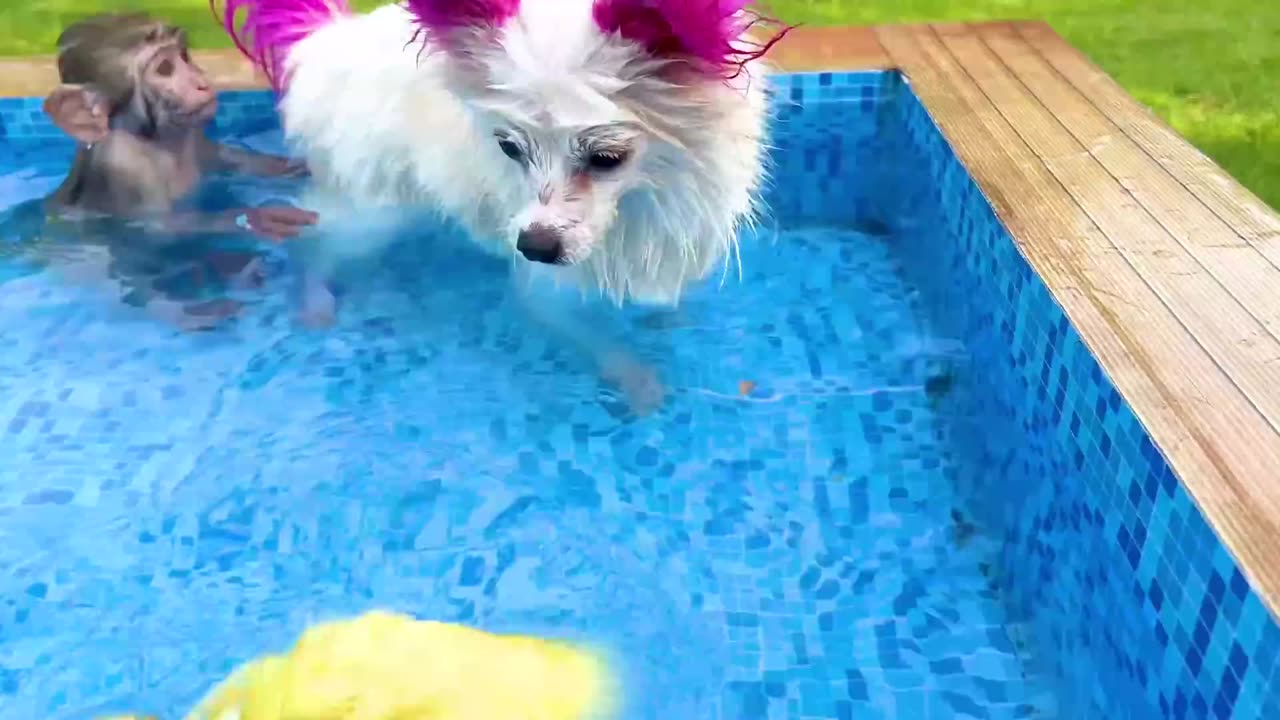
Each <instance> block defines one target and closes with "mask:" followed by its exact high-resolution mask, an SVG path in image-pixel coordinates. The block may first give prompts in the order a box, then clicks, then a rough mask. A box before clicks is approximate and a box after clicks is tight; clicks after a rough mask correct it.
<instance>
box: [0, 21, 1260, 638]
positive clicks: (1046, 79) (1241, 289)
mask: <svg viewBox="0 0 1280 720" xmlns="http://www.w3.org/2000/svg"><path fill="white" fill-rule="evenodd" d="M197 57H198V59H199V61H200V62H201V63H202V64H203V65H204V66H205V68H206V69H207V70H208V71H209V72H210V74H211V75H212V77H213V80H214V82H215V83H216V84H217V85H218V86H219V87H221V88H224V89H229V90H234V89H261V88H264V87H265V84H264V82H263V80H262V78H261V76H260V75H258V74H256V73H255V72H254V71H253V70H252V68H251V67H250V66H249V65H248V63H246V62H245V61H244V60H243V59H242V58H241V57H240V56H239V55H238V54H237V53H236V52H235V51H227V50H224V51H206V52H199V53H197ZM772 58H773V60H774V62H775V64H776V65H777V66H778V68H779V69H780V70H782V71H784V72H820V71H832V72H840V71H858V70H898V71H901V72H902V73H903V74H904V75H905V77H906V78H907V81H908V83H909V84H910V86H911V87H912V89H913V90H914V92H915V93H916V94H917V95H918V96H919V98H920V100H921V101H922V102H923V103H924V105H925V107H926V108H927V109H928V111H929V114H930V115H931V116H932V117H933V119H934V122H935V123H936V124H937V125H938V127H939V128H940V129H941V131H942V132H943V134H944V135H945V136H946V138H947V140H948V142H949V143H950V144H951V146H952V148H953V149H954V150H955V152H956V154H957V155H958V156H959V158H960V160H961V162H962V163H963V164H964V165H965V167H966V168H967V169H968V171H969V173H970V174H971V175H972V176H973V178H974V180H975V181H976V182H977V184H978V186H979V188H980V189H981V190H982V192H983V194H984V195H985V196H986V198H987V200H988V201H989V202H990V203H991V205H992V207H993V209H994V210H995V213H996V215H997V216H998V217H999V219H1000V220H1001V222H1002V223H1003V224H1004V226H1005V228H1006V229H1007V230H1008V231H1009V233H1010V235H1011V236H1012V237H1013V238H1014V241H1015V242H1016V244H1017V246H1018V248H1019V250H1020V252H1021V253H1022V255H1023V256H1024V257H1025V258H1026V259H1027V261H1028V262H1029V263H1030V265H1031V266H1032V267H1033V268H1034V269H1035V270H1036V272H1037V273H1038V274H1039V276H1040V277H1041V278H1042V280H1043V281H1044V282H1045V284H1046V285H1047V287H1048V288H1049V290H1050V292H1051V293H1052V294H1053V296H1054V298H1055V299H1056V300H1057V301H1058V302H1059V304H1060V305H1061V306H1062V308H1063V310H1064V311H1065V312H1066V314H1067V316H1068V317H1069V318H1070V320H1071V322H1072V323H1073V325H1074V326H1075V327H1076V329H1077V330H1078V332H1079V333H1080V335H1081V337H1082V338H1083V340H1084V342H1085V344H1086V345H1087V346H1088V347H1089V349H1090V351H1091V352H1092V353H1093V354H1094V356H1095V357H1096V358H1097V359H1098V362H1099V364H1100V365H1101V366H1102V368H1103V369H1104V370H1105V371H1106V373H1107V374H1108V375H1109V376H1110V378H1111V380H1112V382H1113V383H1114V384H1115V386H1116V388H1117V389H1118V390H1119V391H1120V393H1121V394H1122V395H1123V396H1124V398H1125V399H1126V400H1127V401H1128V402H1129V404H1130V406H1131V407H1132V408H1133V410H1134V412H1135V414H1136V415H1137V416H1138V418H1139V419H1140V420H1141V422H1142V424H1143V425H1144V426H1145V428H1146V429H1147V431H1148V433H1150V435H1151V437H1152V440H1153V441H1154V442H1155V444H1156V445H1157V446H1158V447H1159V448H1160V450H1161V451H1162V452H1163V453H1164V455H1165V457H1166V458H1167V460H1168V462H1169V464H1170V466H1171V467H1172V468H1173V470H1174V472H1175V474H1176V475H1177V476H1178V478H1179V479H1180V480H1181V482H1182V483H1183V485H1184V487H1185V488H1186V489H1187V491H1188V493H1189V494H1190V495H1191V497H1192V498H1194V500H1195V502H1196V504H1197V505H1198V506H1199V508H1200V510H1201V512H1202V513H1203V514H1204V516H1205V518H1206V519H1207V520H1208V521H1209V523H1210V525H1211V526H1212V527H1213V528H1214V530H1215V531H1216V532H1217V533H1218V536H1219V537H1220V538H1221V540H1222V542H1223V544H1224V545H1225V546H1226V547H1227V548H1228V549H1229V550H1230V552H1231V553H1232V555H1234V556H1235V558H1236V560H1237V562H1238V563H1239V565H1240V567H1241V569H1242V571H1243V572H1244V573H1245V575H1246V576H1247V577H1248V578H1249V580H1250V582H1251V583H1252V585H1253V587H1254V589H1255V590H1256V592H1257V593H1258V595H1259V596H1260V597H1261V598H1262V600H1263V602H1264V603H1265V604H1266V605H1267V607H1268V609H1269V610H1270V611H1271V613H1272V615H1273V616H1274V617H1280V563H1277V562H1274V561H1272V560H1271V559H1270V558H1269V557H1268V556H1269V555H1270V554H1273V553H1269V552H1268V546H1273V547H1274V546H1276V545H1280V300H1273V298H1275V297H1276V294H1275V288H1277V287H1280V214H1277V212H1276V211H1275V210H1274V209H1272V208H1270V207H1268V206H1267V205H1266V204H1265V203H1264V202H1263V201H1262V200H1260V199H1259V198H1258V197H1256V196H1255V195H1253V194H1252V193H1250V192H1249V191H1248V190H1247V189H1245V188H1244V187H1243V186H1241V185H1240V184H1239V183H1238V182H1237V181H1236V180H1235V179H1233V178H1232V177H1231V176H1230V175H1228V174H1227V173H1226V172H1225V171H1224V170H1222V169H1221V168H1220V167H1218V166H1217V165H1216V164H1215V163H1213V161H1212V160H1210V159H1209V158H1208V157H1206V156H1205V155H1204V154H1202V153H1201V152H1200V151H1198V150H1196V149H1195V148H1194V147H1193V146H1192V145H1191V144H1190V143H1188V142H1187V141H1186V140H1185V139H1183V138H1182V137H1181V136H1179V135H1178V134H1177V133H1176V132H1175V131H1174V130H1173V129H1171V128H1170V127H1169V126H1168V125H1166V124H1165V123H1164V122H1163V121H1161V120H1160V119H1158V118H1157V117H1156V116H1155V115H1154V114H1153V113H1152V112H1151V111H1150V110H1148V109H1147V108H1146V107H1144V106H1142V105H1141V104H1140V103H1138V102H1137V101H1136V100H1134V99H1133V98H1132V97H1131V96H1130V95H1129V94H1128V93H1126V92H1125V91H1124V90H1123V89H1122V88H1121V87H1120V86H1119V85H1118V84H1117V83H1116V82H1115V81H1114V80H1112V79H1111V78H1110V77H1109V76H1108V75H1107V74H1106V73H1105V72H1103V71H1102V70H1101V69H1100V68H1098V67H1097V66H1096V65H1094V64H1093V63H1092V62H1091V61H1090V60H1089V59H1088V58H1087V57H1086V56H1085V55H1084V54H1082V53H1080V52H1079V51H1078V50H1076V49H1074V48H1073V47H1071V46H1070V45H1069V44H1068V43H1067V42H1066V41H1065V40H1064V39H1063V38H1062V37H1061V36H1059V35H1058V34H1057V33H1056V32H1055V31H1054V30H1053V29H1052V28H1051V27H1050V26H1049V25H1048V24H1046V23H1043V22H1035V21H1018V22H992V23H970V24H933V25H887V26H876V27H827V28H799V29H797V30H795V31H794V32H792V33H791V34H790V35H789V36H788V37H787V38H786V39H785V40H784V41H783V42H782V43H779V45H778V46H776V47H775V48H774V50H773V52H772ZM0 78H3V79H2V80H0V96H23V97H30V96H41V95H44V94H45V93H46V92H48V90H49V89H50V88H51V87H52V86H53V85H54V83H55V82H56V79H57V78H56V72H55V70H54V64H53V61H52V58H51V57H47V56H46V57H28V58H5V59H0Z"/></svg>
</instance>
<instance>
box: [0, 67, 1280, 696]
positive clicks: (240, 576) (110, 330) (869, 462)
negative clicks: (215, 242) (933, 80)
mask: <svg viewBox="0 0 1280 720" xmlns="http://www.w3.org/2000/svg"><path fill="white" fill-rule="evenodd" d="M778 83H779V86H778V89H779V93H778V103H777V109H778V121H777V126H776V133H775V135H774V143H775V145H776V151H775V153H774V155H773V158H774V161H775V173H774V175H775V183H774V185H773V187H772V188H771V190H770V192H769V195H768V200H769V203H770V206H771V207H772V209H773V211H774V212H773V219H772V220H771V221H770V222H768V223H766V224H765V226H764V227H763V228H761V229H760V230H759V231H758V232H756V233H753V234H751V235H749V236H744V237H743V238H742V240H743V267H744V270H745V274H744V276H743V277H742V278H741V279H740V280H739V279H737V278H735V277H733V276H732V275H731V276H729V278H728V279H727V282H726V284H725V285H724V286H723V287H721V286H720V285H719V281H720V278H718V277H717V278H713V279H712V280H711V281H709V282H708V283H707V284H706V285H705V286H704V287H701V288H698V289H697V290H696V291H695V292H694V293H693V294H692V296H691V297H690V298H689V301H688V302H687V303H685V304H684V305H683V306H682V307H681V308H680V309H679V311H677V312H674V313H659V312H646V311H641V310H632V311H628V312H626V313H623V314H621V315H619V316H615V317H609V318H604V319H605V320H608V321H609V322H608V327H611V328H613V330H614V331H615V332H617V333H618V334H619V336H620V337H624V338H626V339H627V340H628V341H629V343H630V344H631V346H632V347H633V348H634V349H635V350H636V351H637V352H638V353H640V355H641V356H643V357H644V358H645V359H646V360H647V361H648V362H650V363H652V364H653V365H654V366H655V367H656V368H658V370H659V371H660V373H661V375H662V377H663V379H664V381H665V382H666V384H667V386H668V388H669V390H670V396H669V401H668V403H667V405H666V406H665V407H664V408H662V410H661V411H660V412H658V413H657V414H655V415H653V416H650V417H644V418H636V417H634V416H632V415H631V414H630V413H629V412H628V411H627V406H626V404H625V403H624V402H623V399H622V398H621V397H619V396H618V394H617V393H616V392H615V391H613V390H612V389H611V388H609V387H606V386H601V385H600V384H599V383H598V382H597V381H596V380H595V379H594V377H593V374H592V373H591V372H590V371H589V369H588V368H587V367H585V366H584V364H583V363H582V362H581V360H580V359H579V358H578V357H577V356H576V355H574V354H573V353H570V352H568V351H566V349H565V348H563V347H560V346H558V345H557V344H555V343H554V342H552V341H550V340H548V338H547V337H546V336H545V335H544V334H543V333H541V332H540V331H538V330H536V329H533V328H530V327H528V325H527V323H526V321H525V320H524V319H523V317H522V315H520V314H519V313H517V312H516V311H515V309H514V307H513V306H512V303H511V301H509V300H508V298H507V297H506V296H505V294H504V290H503V287H504V285H503V283H502V278H503V277H504V271H503V270H502V269H501V268H500V267H498V266H497V265H496V264H495V263H494V262H493V261H491V260H487V259H484V258H481V257H478V256H476V255H475V254H474V253H473V252H468V251H466V250H465V247H466V246H465V245H464V244H459V243H457V242H456V241H457V238H456V237H453V236H452V235H451V234H449V233H445V232H443V231H441V230H439V229H431V228H428V229H424V230H423V232H422V233H421V234H420V235H419V236H417V237H412V238H408V237H407V238H406V242H405V243H404V244H403V245H402V246H400V247H397V248H394V249H393V250H392V252H391V253H390V254H389V255H388V256H387V257H385V258H382V259H380V260H379V261H377V262H371V263H369V264H367V265H365V266H362V267H357V268H353V269H352V272H350V273H348V275H347V277H346V278H345V279H344V285H345V288H344V289H345V295H344V297H343V306H342V315H341V321H340V323H339V326H338V327H337V328H335V329H334V330H333V331H331V332H328V333H306V332H300V331H299V330H297V329H296V328H295V327H294V325H293V324H292V322H291V319H290V317H289V315H290V308H291V307H292V306H291V299H290V298H289V281H290V276H291V272H292V271H291V269H290V268H289V267H288V266H287V265H286V264H285V263H283V262H282V261H281V260H280V258H279V257H277V255H276V254H275V253H272V252H268V253H267V254H266V260H267V261H268V262H267V267H268V270H269V273H268V275H269V276H268V279H267V284H266V287H265V288H264V289H263V290H262V291H260V292H251V293H248V294H245V295H242V296H241V299H242V300H243V301H244V302H246V303H247V305H246V310H245V312H244V314H243V316H242V317H241V319H240V320H239V321H237V322H236V323H235V324H233V325H232V326H230V327H228V328H226V329H224V330H221V331H218V332H213V333H203V334H182V333H178V332H173V331H170V330H168V329H166V328H164V327H162V326H160V325H159V324H157V323H156V322H154V321H151V320H148V319H146V318H144V317H141V316H140V315H139V314H138V312H137V311H136V310H131V309H129V308H127V307H124V306H123V305H122V304H121V303H120V302H118V301H116V296H117V295H118V293H119V290H118V288H116V287H113V286H112V285H110V284H109V283H103V282H100V280H101V277H99V276H100V274H101V273H100V272H98V271H100V270H101V269H102V268H103V262H102V260H103V256H102V254H101V253H100V252H96V254H95V252H89V251H86V252H83V253H80V254H76V253H74V252H71V251H70V250H68V249H67V248H66V247H65V246H59V245H56V244H52V243H49V242H45V243H42V244H39V245H38V247H39V248H40V250H39V253H36V252H35V251H34V248H36V247H37V246H36V245H32V244H30V243H28V244H15V243H13V242H11V241H12V240H13V233H12V232H11V228H6V229H4V230H3V231H0V718H5V719H6V720H7V719H8V718H11V717H12V718H41V720H71V719H72V718H75V719H76V720H83V719H84V718H86V717H93V716H94V715H95V714H97V713H103V712H110V711H120V710H134V711H143V712H150V713H156V714H158V715H159V717H160V718H161V719H162V720H177V719H178V718H181V717H182V713H183V711H184V710H186V709H187V708H189V707H190V706H191V704H192V703H193V702H195V700H196V699H197V698H199V697H200V696H201V695H202V694H203V693H204V692H205V691H207V690H208V689H209V688H210V686H211V685H212V684H213V683H215V682H216V681H218V680H219V679H221V678H222V677H224V676H225V675H226V673H227V672H229V671H230V670H231V669H232V668H233V667H234V666H235V665H237V664H239V663H241V662H243V661H245V660H247V659H249V658H252V657H255V656H257V655H260V654H262V653H264V652H270V651H276V650H281V649H284V648H286V647H287V646H288V645H289V644H290V643H291V642H292V641H293V639H294V638H296V636H297V634H298V633H299V632H300V631H301V630H302V629H303V628H304V627H306V626H307V625H308V624H310V623H313V622H316V621H318V620H323V619H328V618H333V617H339V616H345V615H350V614H352V613H356V612H359V611H361V610H364V609H368V608H373V607H384V608H388V607H389V608H393V609H398V610H405V611H408V612H411V613H413V614H415V615H419V616H422V617H430V618H435V619H443V620H454V621H459V622H467V623H471V624H475V625H479V626H482V627H485V628H489V629H494V630H508V631H518V632H531V633H538V634H543V635H552V636H558V637H567V638H571V639H583V640H588V641H591V642H593V643H596V644H599V645H602V646H603V647H605V648H607V649H608V650H609V652H610V653H611V654H612V656H613V657H614V659H615V662H616V664H617V666H618V668H619V671H620V672H621V673H622V674H623V676H624V680H625V685H626V689H627V691H628V695H629V698H628V699H629V705H628V707H627V709H626V713H625V718H624V720H656V719H658V718H662V719H663V720H667V719H673V720H674V719H679V720H684V719H686V718H688V719H691V720H702V719H703V718H707V719H711V720H760V719H768V720H779V719H782V718H786V719H788V720H817V719H822V720H828V719H831V720H854V719H857V720H862V719H867V720H877V719H879V718H886V719H887V718H895V719H897V718H901V719H904V720H915V719H922V720H950V719H952V718H956V719H960V718H980V719H983V718H993V719H1002V718H1054V717H1060V718H1066V719H1069V720H1076V719H1092V718H1133V719H1134V720H1145V719H1146V718H1176V719H1182V718H1195V719H1197V720H1198V719H1200V718H1220V719H1225V718H1233V719H1237V720H1264V719H1265V720H1274V718H1277V717H1280V625H1277V624H1276V622H1275V620H1274V618H1273V617H1272V616H1271V615H1270V614H1269V613H1268V610H1267V609H1266V607H1265V606H1264V605H1263V603H1262V601H1261V600H1260V599H1259V597H1258V595H1257V594H1256V593H1255V592H1254V591H1253V589H1252V588H1251V586H1250V584H1249V581H1248V580H1247V578H1246V573H1245V572H1244V571H1242V569H1241V568H1240V567H1238V566H1237V565H1236V563H1235V561H1234V560H1233V559H1232V557H1231V554H1230V553H1229V552H1228V551H1227V550H1226V549H1225V548H1224V547H1223V546H1222V544H1221V543H1220V542H1219V541H1218V539H1217V537H1216V536H1215V534H1214V531H1213V529H1212V528H1211V527H1210V526H1209V525H1208V523H1207V522H1206V521H1205V520H1204V518H1203V516H1202V515H1201V514H1200V512H1199V510H1198V509H1197V507H1196V505H1195V502H1194V500H1193V499H1192V498H1191V497H1190V495H1189V494H1188V493H1187V492H1186V491H1185V490H1184V489H1183V487H1182V486H1181V483H1180V482H1179V481H1178V479H1177V477H1176V475H1175V473H1174V472H1173V470H1172V469H1171V468H1170V466H1169V465H1168V463H1167V462H1166V461H1165V459H1164V457H1163V455H1162V453H1161V451H1160V450H1159V448H1158V447H1157V446H1156V445H1155V443H1154V442H1153V441H1152V439H1151V438H1150V437H1149V436H1148V435H1147V433H1146V431H1145V430H1144V428H1143V426H1142V424H1141V422H1140V421H1139V419H1138V418H1137V416H1136V415H1135V414H1134V413H1133V411H1132V409H1131V408H1130V407H1129V406H1128V405H1127V403H1126V402H1125V401H1124V399H1123V398H1122V397H1121V395H1120V394H1119V392H1117V390H1116V388H1115V387H1114V386H1113V385H1112V384H1111V383H1110V380H1109V379H1108V377H1107V374H1106V372H1105V371H1104V370H1103V368H1102V367H1100V366H1099V364H1098V363H1097V361H1096V360H1095V359H1094V357H1093V356H1092V354H1091V353H1090V352H1089V349H1088V347H1087V346H1086V344H1085V342H1084V341H1083V340H1082V338H1081V337H1080V335H1079V334H1077V333H1076V332H1075V330H1074V328H1073V327H1072V325H1071V323H1070V322H1069V320H1068V318H1067V317H1066V315H1065V314H1064V313H1063V311H1062V309H1061V307H1060V306H1059V305H1058V304H1057V302H1056V301H1055V299H1054V297H1053V296H1052V294H1051V292H1050V291H1049V290H1048V289H1047V288H1046V287H1045V285H1044V284H1043V283H1042V282H1041V281H1040V280H1039V278H1038V277H1037V276H1036V274H1035V271H1034V270H1033V269H1032V268H1031V267H1030V266H1029V265H1028V264H1027V262H1026V261H1025V259H1024V258H1023V257H1022V256H1021V255H1020V253H1019V251H1018V247H1017V245H1016V243H1015V242H1014V241H1013V240H1012V239H1011V238H1010V237H1009V235H1008V233H1007V232H1006V231H1005V229H1004V228H1003V227H1002V226H1001V224H1000V223H999V221H998V220H997V218H996V215H995V213H994V212H993V211H992V208H991V205H990V203H988V202H987V200H986V199H985V198H984V197H983V196H982V193H981V191H980V190H979V189H978V187H977V186H976V185H975V183H974V182H973V180H972V179H971V178H970V177H969V175H968V173H967V172H966V170H965V169H964V167H963V166H962V165H961V164H960V162H959V161H958V159H957V158H956V156H955V155H954V153H952V152H951V150H950V148H949V147H948V145H947V143H946V141H945V139H944V138H943V136H942V135H941V134H940V133H939V131H938V128H937V127H936V126H935V125H934V124H933V122H932V120H931V119H930V117H929V115H928V113H927V112H926V110H925V108H924V106H923V104H922V103H920V102H919V100H918V99H917V98H916V97H915V96H914V95H913V94H912V93H911V91H910V85H909V83H908V82H906V81H904V79H903V78H902V77H901V76H899V75H897V74H895V73H852V74H825V73H824V74H817V75H797V76H786V77H782V78H779V79H778ZM214 131H215V133H216V134H219V135H221V136H223V137H234V138H236V139H238V140H241V141H244V142H246V143H247V144H250V145H256V146H258V147H260V148H261V149H267V150H271V149H278V145H279V137H278V131H277V130H276V121H275V119H274V117H273V115H272V112H271V105H270V97H269V96H268V95H266V94H263V93H232V94H229V95H228V96H227V102H224V103H223V106H222V111H221V113H220V116H219V118H218V119H217V121H216V122H215V127H214ZM59 143H62V144H59ZM66 160H67V148H66V146H65V141H63V140H59V139H58V136H57V134H56V131H55V130H53V129H52V128H50V127H49V126H48V123H47V122H45V121H44V120H43V119H42V115H41V113H40V111H39V101H38V100H12V99H0V206H3V205H6V204H10V203H15V202H18V201H21V200H25V199H29V198H34V197H39V196H41V195H42V194H44V193H46V192H48V191H49V190H50V189H52V186H53V184H54V183H56V181H57V179H58V175H59V173H60V172H61V171H62V170H63V168H65V164H66ZM240 189H241V190H243V191H244V192H245V194H246V196H248V197H250V198H258V199H266V198H269V197H272V196H278V195H280V194H282V193H283V194H288V192H289V190H290V189H289V188H287V187H280V186H264V185H261V184H252V185H247V184H246V185H244V186H243V187H241V188H240ZM442 243H447V244H448V247H449V248H450V249H449V252H447V253H441V252H438V251H433V250H432V249H433V248H438V247H439V246H440V245H441V244H442ZM460 249H461V250H460ZM51 258H52V259H55V260H58V262H54V263H51V264H50V263H48V262H47V261H48V260H50V259H51ZM33 259H36V260H40V261H41V262H33ZM73 260H74V261H75V262H72V261H73ZM42 262H43V263H44V264H41V263H42ZM95 278H96V279H95ZM600 326H601V327H604V326H605V323H603V322H602V323H601V325H600ZM744 388H745V389H746V390H747V392H746V393H745V394H744V393H743V392H742V390H743V389H744Z"/></svg>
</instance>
